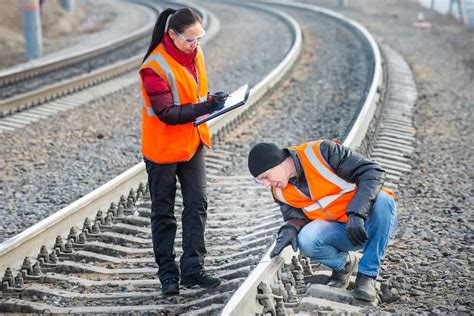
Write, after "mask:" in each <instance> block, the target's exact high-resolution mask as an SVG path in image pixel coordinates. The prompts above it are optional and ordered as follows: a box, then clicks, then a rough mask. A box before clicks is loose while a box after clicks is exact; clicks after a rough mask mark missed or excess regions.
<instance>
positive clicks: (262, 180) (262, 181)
mask: <svg viewBox="0 0 474 316" xmlns="http://www.w3.org/2000/svg"><path fill="white" fill-rule="evenodd" d="M254 179H255V181H257V182H258V183H260V184H265V183H266V182H267V181H270V179H269V178H268V175H266V176H264V177H261V178H259V179H257V178H254Z"/></svg>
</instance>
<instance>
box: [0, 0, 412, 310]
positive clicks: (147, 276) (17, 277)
mask: <svg viewBox="0 0 474 316" xmlns="http://www.w3.org/2000/svg"><path fill="white" fill-rule="evenodd" d="M280 5H283V3H280ZM280 5H279V6H278V7H275V9H273V8H270V7H269V6H267V5H265V6H263V5H252V6H251V7H252V8H254V9H256V10H265V11H267V12H268V11H269V12H271V13H272V14H275V15H276V16H279V17H280V18H282V19H284V20H285V21H286V23H287V24H288V25H289V27H290V28H291V29H292V32H293V36H294V39H293V45H292V48H291V50H290V51H289V53H288V54H287V55H286V57H285V59H284V60H283V61H282V62H281V63H280V64H279V66H278V67H277V68H275V69H274V70H273V71H272V72H271V73H270V74H269V75H268V76H267V77H266V78H264V79H263V80H262V81H261V82H259V83H258V84H257V85H256V86H254V87H253V88H252V91H251V96H250V99H249V102H248V104H247V105H246V106H245V107H243V108H241V109H239V110H237V111H233V112H231V114H229V115H227V116H223V117H222V118H221V119H219V120H214V121H211V122H212V123H211V126H210V127H211V131H212V133H213V139H214V141H215V143H216V145H215V147H216V149H215V150H213V151H212V152H210V153H208V155H207V158H206V159H207V160H206V163H207V166H208V175H209V176H208V182H209V200H210V201H212V202H211V203H210V207H209V212H208V213H209V214H208V224H207V244H208V251H209V255H208V256H207V258H206V266H207V267H208V269H209V271H211V272H212V273H214V274H216V275H217V276H219V277H221V278H223V279H224V280H225V281H224V282H223V284H222V285H221V286H220V287H218V288H217V289H213V290H203V289H199V288H196V289H189V290H184V291H182V292H181V295H179V296H177V297H175V298H164V297H162V296H161V292H160V291H159V281H158V280H157V279H156V278H155V277H154V273H155V272H156V266H155V263H154V261H153V257H152V248H151V238H150V229H149V212H150V211H149V209H150V205H149V204H150V201H149V196H148V192H147V189H146V175H145V171H144V166H143V164H142V163H140V164H138V165H136V166H135V167H133V168H132V169H130V170H128V171H127V172H125V173H124V174H122V175H120V176H119V177H117V178H116V179H114V180H112V181H111V182H109V183H107V184H105V185H104V186H102V187H100V188H98V189H97V190H95V191H93V192H91V193H90V194H88V195H87V196H85V197H83V198H82V199H80V200H78V201H76V202H74V203H73V204H71V205H69V206H68V207H66V208H64V209H62V210H61V211H59V212H58V213H56V214H54V215H53V216H51V217H49V218H47V219H46V220H44V221H42V222H40V223H38V224H37V225H35V226H33V227H31V228H29V229H27V230H26V231H24V232H23V233H21V234H19V235H18V236H15V237H14V238H11V239H9V240H7V241H6V242H5V243H3V244H1V245H0V258H1V259H2V260H1V262H0V273H4V276H3V278H2V292H1V299H0V311H2V312H51V313H70V312H72V313H130V312H143V313H145V312H156V313H172V314H174V313H191V314H192V313H196V314H208V313H212V314H217V313H223V314H236V315H241V314H250V313H265V312H275V313H276V312H277V311H279V312H280V313H281V312H284V311H285V310H286V309H287V308H295V310H298V304H296V303H297V302H298V301H299V298H298V294H299V295H300V296H301V295H302V294H304V292H305V290H306V289H307V286H306V283H307V282H309V281H313V282H317V281H318V280H319V281H321V279H323V280H324V276H325V274H324V272H321V273H319V274H318V273H315V272H314V271H312V270H315V269H316V268H317V265H315V263H312V262H310V261H309V260H306V259H305V258H297V257H295V255H296V254H294V253H291V252H286V253H285V255H283V256H281V257H279V258H275V259H274V260H269V258H268V254H265V252H266V251H267V249H268V247H269V245H270V244H271V243H272V241H273V234H274V233H275V232H276V230H278V228H279V226H280V225H281V223H282V220H281V216H280V214H279V211H278V208H276V206H275V205H274V203H273V200H272V198H271V196H270V194H269V192H268V191H267V190H264V189H263V188H262V187H261V186H260V185H258V184H257V183H255V182H254V181H253V180H252V179H251V177H250V176H248V175H247V172H246V170H245V169H246V167H245V158H246V153H247V152H248V148H249V146H250V145H249V144H250V143H251V142H252V141H254V139H255V138H257V137H260V136H256V135H260V134H262V135H265V133H267V132H268V131H269V130H271V131H273V132H276V133H275V134H277V133H278V130H279V129H278V128H275V127H270V128H269V126H272V125H275V123H278V119H279V117H278V113H280V115H281V116H284V115H286V116H288V112H287V109H286V108H284V106H282V105H280V106H279V105H278V104H276V105H275V103H277V102H278V101H277V100H278V97H276V99H273V98H272V97H273V96H275V95H278V94H279V91H281V90H282V87H283V88H285V89H287V91H288V90H289V91H290V92H287V93H288V94H290V95H291V94H292V93H298V92H299V90H298V89H299V87H291V86H290V87H289V86H288V81H290V82H291V81H292V80H293V81H294V78H298V75H299V74H300V73H299V71H301V69H306V70H307V66H308V64H310V62H309V61H308V59H311V58H310V57H308V56H311V49H309V50H308V49H306V50H305V51H304V52H302V49H303V45H302V36H301V32H302V31H301V29H300V27H299V25H298V23H297V22H296V20H295V19H293V18H292V17H290V15H288V14H287V13H283V12H282V11H281V6H280ZM285 6H286V7H290V8H291V10H293V11H292V15H294V14H295V12H296V11H298V12H303V11H304V14H307V15H310V16H312V18H314V16H316V17H318V19H322V20H323V21H324V22H323V23H328V22H329V23H331V24H334V25H339V26H338V27H339V28H341V29H343V31H341V32H348V30H349V31H350V32H352V34H353V36H354V37H356V38H358V41H360V43H362V44H361V46H363V47H364V51H363V52H360V53H361V54H365V55H367V56H368V57H367V58H368V59H370V60H371V61H370V62H369V63H368V64H369V65H371V67H372V68H371V69H370V71H369V72H370V74H371V76H370V78H369V80H368V81H367V84H366V85H363V86H362V87H361V89H360V90H361V91H358V93H359V94H360V95H363V96H364V98H363V99H362V102H361V103H360V104H359V103H357V104H354V105H353V107H354V108H356V110H354V111H355V112H356V113H357V115H355V116H354V117H353V118H352V119H351V120H348V122H351V123H353V124H351V125H352V126H351V128H348V130H349V133H347V134H343V133H342V132H341V136H342V137H345V144H346V145H349V146H351V147H359V148H362V149H363V151H365V152H367V153H370V152H372V150H373V148H376V147H375V146H376V145H375V143H376V142H375V141H374V140H375V139H377V137H378V135H379V134H380V133H381V132H380V131H381V130H382V129H381V127H380V124H377V121H380V120H379V119H380V118H384V119H385V121H384V122H386V125H385V127H390V125H389V123H390V124H396V123H395V122H396V121H395V120H396V119H400V120H402V119H407V120H406V121H407V122H408V121H409V117H404V116H405V115H408V114H406V113H408V110H407V109H404V110H403V111H402V112H403V113H400V112H396V113H394V114H393V115H394V116H392V117H391V118H390V119H389V120H387V119H386V116H384V113H383V112H382V110H380V107H378V108H377V105H380V104H381V100H382V99H383V98H382V97H383V96H384V94H385V93H384V91H385V88H386V86H387V82H388V80H387V75H386V74H385V75H384V73H383V72H382V68H381V65H382V63H381V59H380V54H379V52H378V48H377V45H376V44H375V42H374V41H373V39H371V37H370V35H369V34H368V33H367V32H366V31H365V30H364V29H363V28H361V27H360V26H359V25H356V24H354V23H353V22H350V21H349V22H348V20H345V19H344V18H343V17H341V16H338V15H335V14H334V13H331V12H329V11H325V10H321V9H318V8H316V7H313V6H304V5H300V6H298V5H297V4H291V5H290V4H288V3H285ZM295 10H296V11H295ZM298 14H300V13H298ZM298 14H296V16H297V15H298ZM306 23H307V22H306ZM305 27H306V28H307V27H308V25H306V26H305ZM297 60H298V63H297V64H295V62H296V61H297ZM292 68H294V69H292ZM290 70H291V72H290ZM284 77H289V79H288V78H286V79H287V80H283V83H280V86H279V88H278V89H274V90H272V91H274V93H272V94H268V91H269V90H271V89H272V87H274V86H275V85H276V84H277V83H278V82H280V81H281V80H282V78H284ZM384 78H385V80H384ZM302 89H303V90H304V87H302ZM292 90H295V91H292ZM387 95H390V94H389V93H388V92H387ZM263 96H265V97H266V99H270V100H263V99H262V97H263ZM392 99H393V98H392ZM405 101H406V100H405ZM272 102H273V103H272ZM268 103H270V104H273V105H274V106H273V107H271V111H268ZM256 105H258V106H256ZM279 108H280V110H278V109H279ZM269 112H274V113H273V114H275V117H271V118H270V115H269V120H268V122H262V120H261V119H259V118H260V117H262V116H264V115H265V114H267V115H268V114H269ZM295 112H296V111H295ZM373 117H375V119H374V120H372V118H373ZM310 119H311V118H310ZM302 125H305V124H302ZM304 127H305V126H303V127H302V128H304ZM321 129H322V130H318V132H319V133H321V132H323V133H324V127H321ZM407 130H408V127H407ZM250 131H251V132H250ZM314 132H315V131H310V130H308V133H314ZM384 133H385V136H386V135H387V133H388V134H390V133H392V137H393V138H395V140H396V139H397V137H396V135H395V136H394V134H393V131H392V132H390V131H388V132H386V131H385V132H384ZM277 135H278V134H277ZM277 135H274V136H273V138H274V140H273V141H275V142H278V140H280V141H281V139H279V138H278V136H277ZM312 135H314V134H312ZM367 135H369V137H367ZM306 137H308V136H306ZM312 137H313V136H312ZM314 137H317V136H314ZM367 139H369V141H368V140H367ZM392 141H393V140H392ZM407 147H409V146H407ZM392 155H394V154H392ZM389 156H390V155H389ZM385 158H386V156H385ZM385 158H384V159H385ZM392 170H394V171H396V170H395V169H392ZM177 199H178V201H177V208H178V209H179V208H180V206H181V204H180V203H181V200H180V197H178V198H177ZM99 210H100V211H99ZM176 215H177V218H178V222H179V219H180V215H179V212H177V214H176ZM177 246H178V247H177V248H178V249H179V246H180V240H179V238H178V240H177ZM177 252H178V254H179V250H178V251H177ZM25 257H28V259H24V258H25ZM295 258H297V259H295ZM292 259H293V262H292ZM259 262H260V264H258V263H259ZM284 263H286V265H285V264H284ZM290 263H291V264H290ZM257 264H258V265H257ZM256 265H257V268H256V269H254V267H255V266H256ZM282 267H283V269H284V271H282V270H281V269H282ZM3 271H4V272H3ZM294 271H296V272H294ZM262 273H263V275H262ZM249 274H250V277H249V278H247V276H249ZM321 276H322V277H321ZM255 280H257V281H255ZM277 280H279V281H277ZM262 281H263V283H262ZM270 281H277V282H276V285H275V284H272V282H270ZM288 283H289V285H288ZM257 287H258V290H257ZM311 291H313V292H314V291H315V290H314V287H312V288H309V289H308V293H309V292H311ZM257 292H258V293H259V296H257ZM344 294H345V295H346V296H344ZM338 295H339V296H340V297H345V298H347V297H348V296H347V295H348V294H347V293H342V294H341V293H339V294H338ZM231 296H232V298H231ZM336 296H337V295H333V299H332V300H327V301H328V304H332V305H330V306H332V307H330V308H332V310H333V311H334V310H337V311H339V310H340V311H360V310H362V308H360V307H357V302H349V303H351V304H355V306H353V305H351V304H347V302H346V303H342V302H341V299H340V297H339V298H338V297H336ZM334 297H336V298H334ZM308 301H311V300H310V299H306V301H305V302H303V303H304V304H303V305H304V306H312V308H315V307H314V306H315V305H314V304H313V303H314V300H313V301H312V302H309V303H308ZM227 302H228V303H227ZM226 303H227V305H225V304H226ZM305 304H306V305H305ZM311 304H313V305H311ZM318 304H319V306H321V305H322V303H321V302H319V303H318ZM303 305H302V306H303ZM299 308H300V311H302V312H304V311H305V310H304V308H303V307H301V306H300V307H299ZM327 308H328V307H327V306H326V307H325V306H323V307H322V309H321V310H327ZM363 308H366V307H363ZM312 311H314V309H313V310H312Z"/></svg>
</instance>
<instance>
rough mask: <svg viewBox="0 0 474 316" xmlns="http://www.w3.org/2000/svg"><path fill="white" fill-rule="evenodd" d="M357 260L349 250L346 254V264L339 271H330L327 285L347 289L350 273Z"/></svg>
mask: <svg viewBox="0 0 474 316" xmlns="http://www.w3.org/2000/svg"><path fill="white" fill-rule="evenodd" d="M357 262H358V259H357V257H356V256H355V255H354V254H353V253H351V252H349V255H348V256H347V262H346V265H345V266H344V268H343V269H342V270H341V271H334V270H333V271H332V274H331V277H330V278H329V282H328V283H327V285H329V286H332V287H338V288H341V289H347V287H348V286H349V282H350V278H351V275H352V273H353V272H354V271H355V269H356V267H357Z"/></svg>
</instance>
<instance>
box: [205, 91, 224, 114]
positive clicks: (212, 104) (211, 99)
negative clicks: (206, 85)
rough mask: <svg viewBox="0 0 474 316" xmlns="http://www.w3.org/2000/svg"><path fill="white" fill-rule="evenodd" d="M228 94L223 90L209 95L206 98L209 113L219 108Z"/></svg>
mask: <svg viewBox="0 0 474 316" xmlns="http://www.w3.org/2000/svg"><path fill="white" fill-rule="evenodd" d="M228 96H229V95H228V94H227V93H225V92H216V93H215V94H214V95H209V96H208V98H207V107H208V110H209V113H212V112H215V111H219V110H221V109H222V108H223V107H224V104H225V101H226V100H227V97H228Z"/></svg>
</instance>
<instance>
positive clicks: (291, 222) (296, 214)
mask: <svg viewBox="0 0 474 316" xmlns="http://www.w3.org/2000/svg"><path fill="white" fill-rule="evenodd" d="M272 193H273V192H272ZM273 198H274V200H275V202H276V203H277V204H278V205H280V211H281V214H282V215H283V220H284V221H285V224H284V225H283V227H284V226H293V227H294V228H296V232H299V231H300V230H301V228H303V226H304V225H306V224H308V223H309V222H310V221H311V220H310V219H309V218H307V217H306V215H304V213H303V211H302V210H301V209H300V208H295V207H293V206H291V205H288V204H285V203H282V202H280V201H279V200H277V199H275V197H273Z"/></svg>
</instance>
